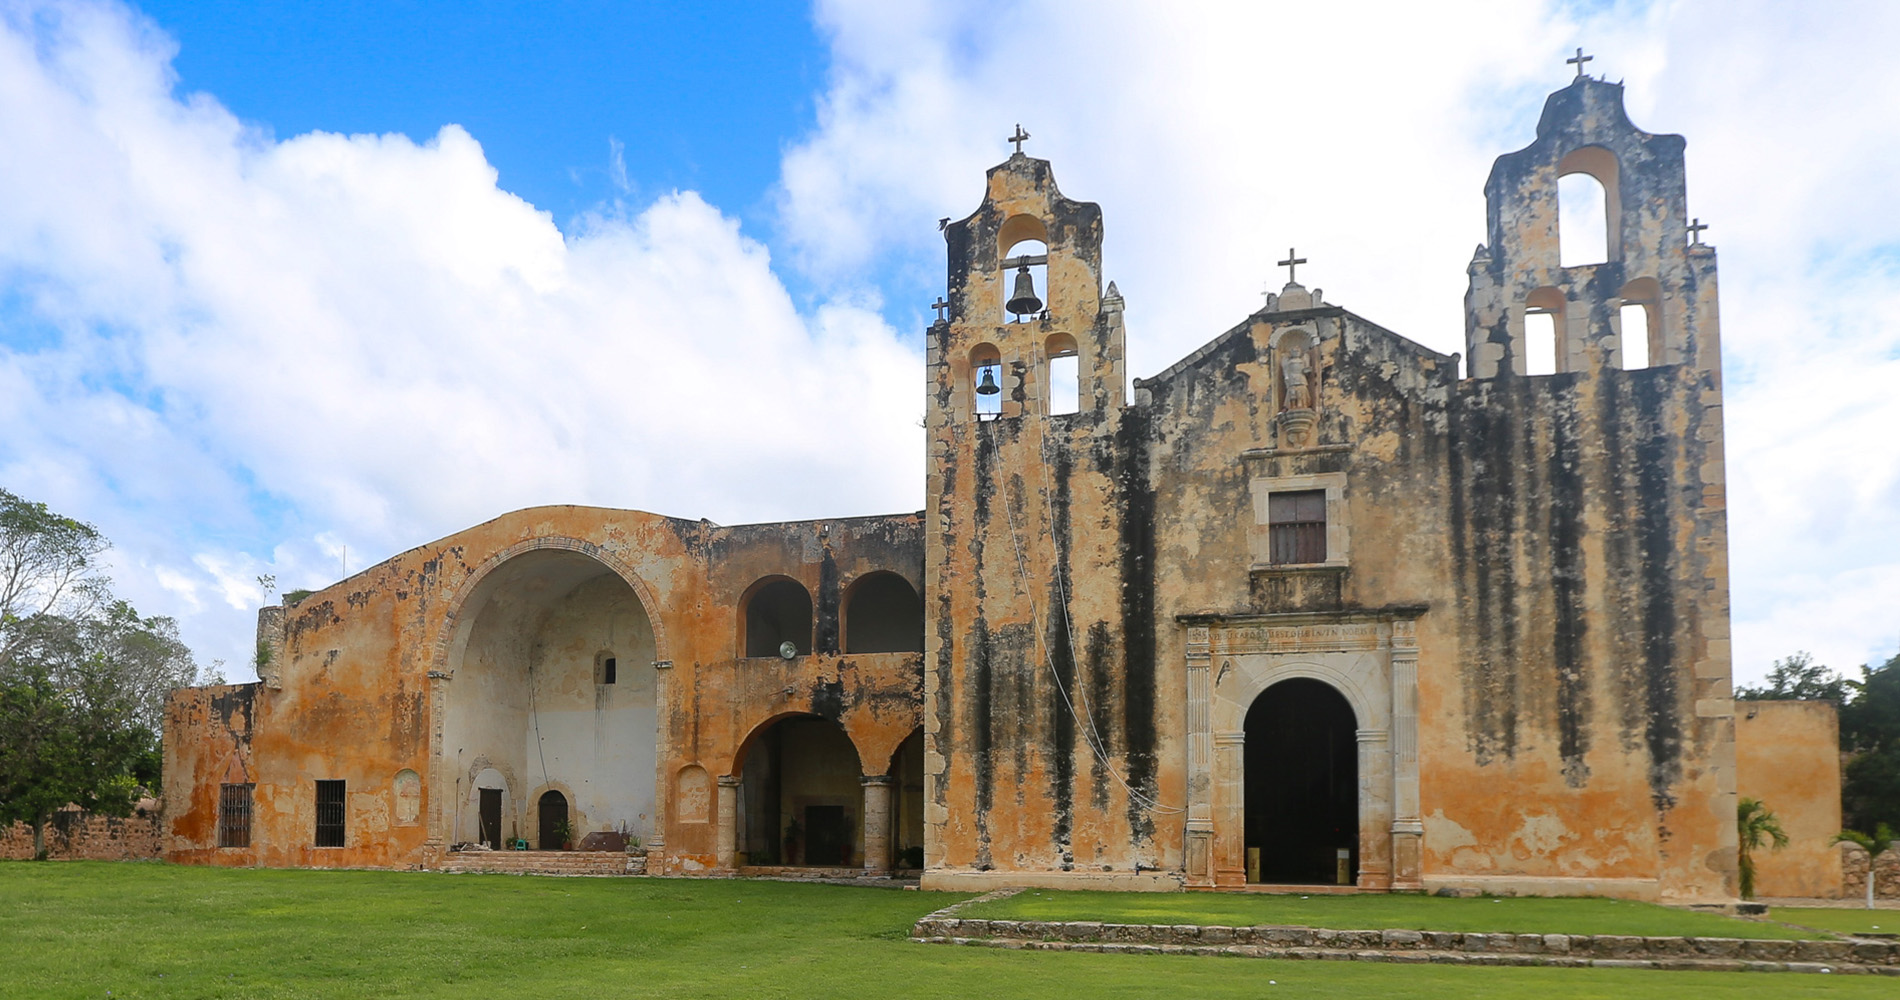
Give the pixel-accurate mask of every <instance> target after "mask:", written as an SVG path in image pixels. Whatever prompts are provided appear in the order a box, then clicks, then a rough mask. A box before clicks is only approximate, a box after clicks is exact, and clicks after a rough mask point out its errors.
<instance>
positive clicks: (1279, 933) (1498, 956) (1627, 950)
mask: <svg viewBox="0 0 1900 1000" xmlns="http://www.w3.org/2000/svg"><path fill="white" fill-rule="evenodd" d="M1021 891H1022V890H1021V889H999V890H997V891H995V892H992V893H989V894H987V895H984V896H980V897H978V898H976V899H971V900H965V901H963V902H961V903H956V904H953V905H951V906H947V907H944V908H943V909H941V910H938V911H937V912H935V913H932V914H930V915H929V916H926V917H924V918H923V919H922V920H919V921H917V924H916V926H914V927H913V928H912V929H911V939H912V940H913V941H917V942H920V943H925V944H959V945H970V946H976V947H988V948H1009V949H1018V950H1024V951H1089V952H1127V953H1131V954H1145V955H1220V956H1229V957H1241V958H1278V959H1309V960H1321V961H1341V962H1410V963H1427V962H1428V963H1434V964H1444V965H1509V966H1551V967H1560V968H1598V969H1605V968H1609V969H1672V970H1699V971H1705V972H1810V973H1832V974H1841V973H1863V974H1873V975H1887V976H1897V977H1900V942H1897V941H1887V940H1873V939H1865V938H1843V939H1841V940H1814V941H1764V940H1747V939H1741V938H1709V937H1637V936H1625V935H1613V934H1595V935H1590V934H1510V933H1485V934H1479V933H1467V932H1460V931H1419V930H1377V931H1370V930H1332V929H1328V928H1319V927H1292V926H1278V925H1269V926H1257V927H1225V926H1213V925H1200V924H1111V923H1100V922H1096V921H1040V920H973V919H964V918H961V917H959V916H957V913H958V912H959V911H961V910H962V908H963V907H965V906H969V905H971V904H973V903H977V902H987V901H989V900H993V899H1003V898H1006V897H1008V896H1012V895H1014V894H1016V893H1018V892H1021Z"/></svg>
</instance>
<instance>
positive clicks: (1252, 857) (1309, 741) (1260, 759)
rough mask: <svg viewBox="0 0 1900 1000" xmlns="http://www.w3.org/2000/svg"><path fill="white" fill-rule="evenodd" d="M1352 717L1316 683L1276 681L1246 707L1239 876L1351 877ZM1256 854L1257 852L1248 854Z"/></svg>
mask: <svg viewBox="0 0 1900 1000" xmlns="http://www.w3.org/2000/svg"><path fill="white" fill-rule="evenodd" d="M1357 729H1358V722H1357V720H1356V719H1355V718H1354V716H1353V711H1352V706H1351V705H1350V704H1348V703H1347V702H1346V699H1345V696H1343V695H1341V694H1340V693H1339V692H1338V691H1337V690H1335V689H1334V688H1333V687H1331V686H1330V685H1328V684H1325V683H1323V682H1321V681H1316V680H1309V679H1306V678H1299V679H1295V680H1289V681H1282V682H1280V683H1278V684H1275V685H1273V686H1272V687H1270V688H1268V689H1267V690H1266V691H1264V692H1262V693H1261V695H1260V697H1259V698H1257V699H1255V700H1254V703H1253V707H1252V708H1251V709H1249V710H1248V711H1247V758H1246V760H1247V765H1246V766H1247V772H1246V787H1247V878H1248V881H1250V882H1280V883H1294V884H1300V885H1330V884H1335V883H1339V882H1341V881H1342V865H1341V858H1340V856H1339V852H1340V851H1342V850H1343V851H1345V852H1346V856H1345V858H1344V865H1343V881H1344V882H1345V883H1346V884H1352V883H1354V882H1356V881H1357V880H1358V878H1359V745H1358V735H1357ZM1256 852H1257V853H1256Z"/></svg>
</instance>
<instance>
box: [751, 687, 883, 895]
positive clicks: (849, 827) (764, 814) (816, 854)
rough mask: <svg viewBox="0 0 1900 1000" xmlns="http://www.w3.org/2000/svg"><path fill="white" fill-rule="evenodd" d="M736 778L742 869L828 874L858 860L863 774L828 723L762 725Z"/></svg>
mask: <svg viewBox="0 0 1900 1000" xmlns="http://www.w3.org/2000/svg"><path fill="white" fill-rule="evenodd" d="M739 775H740V780H739V801H738V802H737V803H736V805H737V807H738V808H737V811H738V815H737V816H736V817H734V818H735V821H736V824H737V827H738V831H737V833H738V837H737V838H736V843H735V846H736V847H737V849H738V850H739V851H741V852H743V853H744V854H745V859H744V861H743V862H742V863H743V864H747V865H820V866H825V867H833V866H848V865H850V864H851V863H852V861H853V860H857V859H861V858H862V857H863V847H862V846H861V844H860V843H859V841H860V838H861V830H860V828H861V825H862V819H863V812H864V775H863V769H862V768H861V767H860V766H859V764H858V752H857V748H856V747H855V746H854V745H853V744H852V742H851V737H850V736H848V735H846V734H845V731H844V729H843V727H841V726H839V725H838V724H837V723H836V722H832V721H831V720H829V719H821V718H818V717H816V716H809V715H806V716H791V717H788V718H784V719H780V720H778V721H776V722H773V723H770V724H768V725H767V726H765V727H764V728H763V729H761V730H760V731H759V732H757V733H755V734H754V735H753V737H752V739H751V740H750V741H748V744H747V748H746V751H745V760H744V763H743V764H741V765H740V769H739Z"/></svg>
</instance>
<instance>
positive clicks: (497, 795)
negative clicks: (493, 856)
mask: <svg viewBox="0 0 1900 1000" xmlns="http://www.w3.org/2000/svg"><path fill="white" fill-rule="evenodd" d="M481 823H482V832H481V835H480V839H481V842H482V843H484V844H487V845H488V846H489V847H490V848H492V849H494V850H497V851H499V850H501V789H499V788H484V789H482V808H481Z"/></svg>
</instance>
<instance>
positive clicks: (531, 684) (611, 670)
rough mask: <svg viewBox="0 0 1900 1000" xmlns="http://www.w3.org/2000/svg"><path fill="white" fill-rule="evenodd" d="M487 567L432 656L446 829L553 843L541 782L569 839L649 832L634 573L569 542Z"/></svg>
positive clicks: (652, 681) (643, 657)
mask: <svg viewBox="0 0 1900 1000" xmlns="http://www.w3.org/2000/svg"><path fill="white" fill-rule="evenodd" d="M491 563H492V564H491V565H486V566H484V567H483V570H482V572H481V574H480V576H479V578H478V579H475V580H473V581H472V586H470V587H469V588H468V589H466V590H465V592H464V594H463V595H462V597H461V600H460V601H459V602H458V604H457V607H456V611H455V615H454V617H453V619H452V624H451V626H450V629H449V632H448V634H447V636H446V643H445V648H444V649H443V651H442V655H441V657H440V659H439V660H438V663H439V666H438V668H437V676H438V678H439V679H440V680H441V681H442V682H443V683H442V684H441V686H440V688H439V698H440V701H439V703H438V704H439V705H440V706H441V712H442V716H441V718H442V720H443V721H442V730H441V737H440V743H439V752H440V755H441V756H440V760H441V762H442V767H441V770H440V771H439V772H438V773H439V774H440V775H441V782H442V785H441V787H442V791H443V792H444V793H447V794H445V795H444V796H443V800H444V802H445V804H446V805H447V806H448V808H449V813H450V814H449V815H448V816H446V817H444V818H443V823H444V826H445V827H446V830H445V831H444V833H445V837H444V839H445V840H447V841H448V842H449V843H451V844H454V843H460V842H467V841H478V840H479V841H486V842H489V843H493V841H494V839H495V834H496V833H497V832H499V833H500V839H501V840H502V841H512V840H517V839H519V840H525V841H527V842H529V843H530V844H537V845H539V844H543V843H553V842H554V840H555V838H554V837H553V836H552V834H553V831H551V830H543V829H541V827H542V826H544V825H546V824H545V823H544V822H543V820H542V817H543V811H542V810H541V808H540V801H539V796H540V794H541V793H542V792H544V791H546V790H547V789H550V788H560V789H563V790H564V794H563V798H564V799H565V800H566V801H567V811H566V813H565V818H566V820H567V822H568V823H569V824H571V827H572V833H573V840H574V842H575V843H577V844H579V843H582V842H584V841H585V839H586V837H587V836H588V835H589V834H595V833H599V834H613V835H616V837H617V835H618V834H621V833H625V834H628V835H631V836H636V837H640V838H643V839H645V838H649V837H650V836H651V835H652V833H653V831H654V829H655V828H656V827H655V819H656V815H657V811H656V809H655V802H654V774H655V769H656V760H655V754H656V751H657V738H656V721H657V720H656V687H657V683H656V682H657V678H656V677H655V670H654V667H653V663H654V660H655V659H656V658H657V649H656V639H655V629H654V623H653V619H652V617H651V615H650V614H649V613H648V609H647V606H646V604H645V603H644V602H643V601H642V599H641V588H637V581H636V582H633V583H630V582H629V580H628V579H627V578H625V577H624V576H623V575H622V574H621V573H619V572H617V571H616V570H615V569H614V568H612V567H610V566H609V565H608V564H607V563H605V562H604V561H602V560H601V559H600V558H597V557H596V556H594V555H592V554H590V553H588V552H585V551H581V550H579V549H578V548H574V547H565V546H560V547H557V546H542V547H532V548H528V549H525V550H523V551H519V552H512V553H508V554H503V555H502V556H501V557H500V558H499V559H498V560H496V561H491ZM530 796H534V798H532V799H531V798H530ZM548 815H552V813H551V812H550V813H548ZM497 822H499V825H500V826H501V827H502V829H500V830H499V831H496V830H495V829H494V825H495V824H496V823H497Z"/></svg>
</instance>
